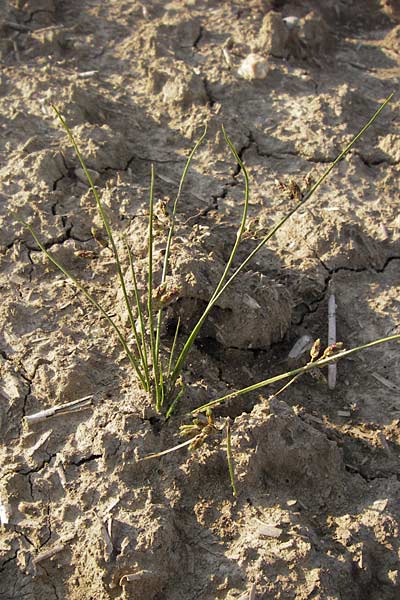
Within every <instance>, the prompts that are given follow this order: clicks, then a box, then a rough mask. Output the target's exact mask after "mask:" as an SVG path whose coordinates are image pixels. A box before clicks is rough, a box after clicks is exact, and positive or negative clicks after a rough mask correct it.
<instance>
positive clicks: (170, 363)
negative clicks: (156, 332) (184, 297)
mask: <svg viewBox="0 0 400 600" xmlns="http://www.w3.org/2000/svg"><path fill="white" fill-rule="evenodd" d="M180 325H181V318H180V317H179V319H178V323H177V325H176V329H175V335H174V341H173V342H172V346H171V352H170V355H169V361H168V369H167V377H166V379H167V381H168V380H169V376H170V374H171V369H172V362H173V360H174V355H175V349H176V343H177V341H178V334H179V327H180Z"/></svg>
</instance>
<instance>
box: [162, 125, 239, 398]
mask: <svg viewBox="0 0 400 600" xmlns="http://www.w3.org/2000/svg"><path fill="white" fill-rule="evenodd" d="M222 131H223V134H224V138H225V141H226V143H227V144H228V146H229V148H230V150H231V152H232V154H233V156H234V157H235V159H236V162H237V163H238V165H239V167H240V169H241V170H242V171H243V175H244V180H245V192H244V203H243V212H242V219H241V223H240V226H239V229H238V231H237V233H236V241H235V243H234V245H233V248H232V251H231V253H230V256H229V259H228V261H227V263H226V265H225V269H224V272H223V273H222V275H221V278H220V280H219V282H218V284H217V287H216V288H215V290H214V293H213V295H212V296H211V299H210V301H209V303H208V304H207V306H206V308H205V310H204V312H203V314H202V316H201V317H200V319H199V321H198V322H197V323H196V325H195V326H194V328H193V330H192V332H191V334H190V335H189V337H188V339H187V340H186V343H185V345H184V346H183V348H182V350H181V352H180V354H179V355H178V358H177V360H176V363H175V366H174V369H173V371H172V374H171V377H170V382H169V385H170V392H172V390H173V387H174V385H175V382H176V380H177V378H178V377H179V375H180V373H181V371H182V368H183V365H184V363H185V360H186V357H187V355H188V353H189V352H190V349H191V348H192V346H193V344H194V341H195V339H196V337H197V335H198V333H199V331H200V329H201V327H202V325H203V323H204V321H205V319H206V318H207V316H208V313H209V312H210V310H211V309H212V307H213V306H214V305H215V302H216V300H217V299H218V298H219V296H220V293H221V290H222V288H223V285H224V281H225V280H226V277H227V275H228V273H229V270H230V268H231V266H232V263H233V260H234V258H235V256H236V253H237V250H238V248H239V244H240V242H241V240H242V236H243V232H244V230H245V226H246V219H247V213H248V206H249V190H250V184H249V176H248V173H247V170H246V167H245V166H244V164H243V161H242V159H241V158H240V156H239V154H238V153H237V151H236V148H235V147H234V145H233V143H232V141H231V139H230V138H229V137H228V134H227V133H226V131H225V128H224V127H222Z"/></svg>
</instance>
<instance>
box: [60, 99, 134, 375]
mask: <svg viewBox="0 0 400 600" xmlns="http://www.w3.org/2000/svg"><path fill="white" fill-rule="evenodd" d="M52 107H53V110H54V111H55V113H56V115H57V117H58V119H59V121H60V123H61V125H62V126H63V128H64V130H65V131H66V133H67V135H68V138H69V140H70V142H71V144H72V146H73V147H74V150H75V154H76V156H77V157H78V160H79V162H80V164H81V167H82V169H83V171H84V173H85V176H86V179H87V180H88V183H89V186H90V189H91V191H92V193H93V196H94V199H95V200H96V204H97V208H98V211H99V214H100V217H101V220H102V221H103V224H104V228H105V230H106V233H107V237H108V239H109V241H110V244H111V248H112V251H113V254H114V258H115V264H116V267H117V272H118V277H119V280H120V284H121V288H122V293H123V296H124V301H125V305H126V308H127V311H128V316H129V322H130V325H131V329H132V332H133V334H134V337H135V342H136V345H137V349H138V353H139V355H141V349H140V342H139V337H138V334H137V331H136V327H135V320H134V318H133V313H132V308H131V305H130V302H129V298H128V293H127V291H126V285H125V280H124V275H123V273H122V267H121V262H120V260H119V255H118V251H117V246H116V244H115V241H114V236H113V234H112V231H111V227H110V224H109V222H108V218H107V215H106V212H105V210H104V208H103V203H102V201H101V198H100V195H99V193H98V191H97V189H96V187H95V185H94V182H93V179H92V176H91V175H90V173H89V171H88V169H87V167H86V163H85V161H84V159H83V156H82V154H81V152H80V150H79V147H78V144H77V143H76V140H75V137H74V135H73V133H72V131H71V129H70V128H69V127H68V125H67V123H66V121H65V120H64V117H63V116H62V115H61V113H60V111H59V110H58V109H57V108H56V107H55V106H54V105H52ZM141 359H142V357H141ZM140 380H141V381H144V378H143V377H141V378H140Z"/></svg>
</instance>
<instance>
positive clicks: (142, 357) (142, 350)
mask: <svg viewBox="0 0 400 600" xmlns="http://www.w3.org/2000/svg"><path fill="white" fill-rule="evenodd" d="M125 242H126V248H127V251H128V258H129V265H130V268H131V273H132V281H133V289H134V293H135V302H136V309H137V312H138V317H139V323H140V337H141V342H139V340H138V339H136V345H137V346H138V347H139V348H140V360H141V364H142V365H143V368H144V373H145V378H146V382H147V389H146V391H147V392H149V391H150V387H151V385H150V373H149V364H148V360H147V344H146V327H145V323H144V316H143V310H142V303H141V302H140V298H139V290H138V285H137V279H136V272H135V267H134V264H133V256H132V252H131V249H130V247H129V245H128V243H127V241H125Z"/></svg>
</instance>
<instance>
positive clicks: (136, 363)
mask: <svg viewBox="0 0 400 600" xmlns="http://www.w3.org/2000/svg"><path fill="white" fill-rule="evenodd" d="M20 222H21V223H22V225H24V227H26V228H27V229H29V231H30V232H31V235H32V237H33V239H34V240H35V242H36V243H37V245H38V246H39V248H40V249H41V251H42V252H43V253H44V254H45V255H46V256H47V258H48V259H49V261H50V262H52V263H53V265H55V266H56V267H57V269H59V270H60V271H61V273H64V275H65V276H66V277H68V279H70V280H71V281H72V282H73V283H74V285H75V286H76V287H77V288H78V290H79V291H80V292H82V294H83V295H84V296H85V297H86V298H87V299H88V300H89V302H90V303H91V304H92V305H93V306H94V307H96V308H97V310H99V311H100V313H101V314H102V315H103V317H104V318H105V319H107V321H108V323H109V324H110V325H111V327H112V328H113V329H114V331H115V333H116V334H117V336H118V339H119V341H120V342H121V345H122V347H123V349H124V351H125V353H126V355H127V357H128V359H129V361H130V363H131V365H132V366H133V368H134V369H135V371H136V374H137V376H138V377H139V379H140V381H141V383H142V385H143V387H144V388H145V389H146V380H145V379H144V377H143V374H142V372H141V369H140V367H139V361H138V360H137V359H136V358H135V357H134V355H133V354H132V352H131V351H130V350H129V347H128V344H127V343H126V340H125V338H124V336H123V335H122V333H121V330H120V329H119V327H118V325H117V324H116V323H115V321H114V320H113V319H112V318H111V317H110V316H109V314H108V313H107V312H106V311H105V310H104V308H103V307H102V306H101V305H100V304H99V303H98V302H97V300H96V299H95V298H94V296H92V294H90V293H89V292H88V291H87V290H86V289H85V288H84V286H83V285H82V284H81V283H79V281H78V280H77V279H76V277H74V275H72V273H70V272H69V271H67V269H66V268H65V267H63V265H62V264H61V263H59V262H58V260H57V259H56V258H54V256H53V255H52V254H50V252H49V251H48V250H47V249H46V248H45V246H44V245H43V244H42V243H41V241H40V240H39V238H38V236H37V235H36V233H35V230H34V229H33V227H32V226H31V225H29V224H28V223H24V222H23V221H20Z"/></svg>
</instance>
